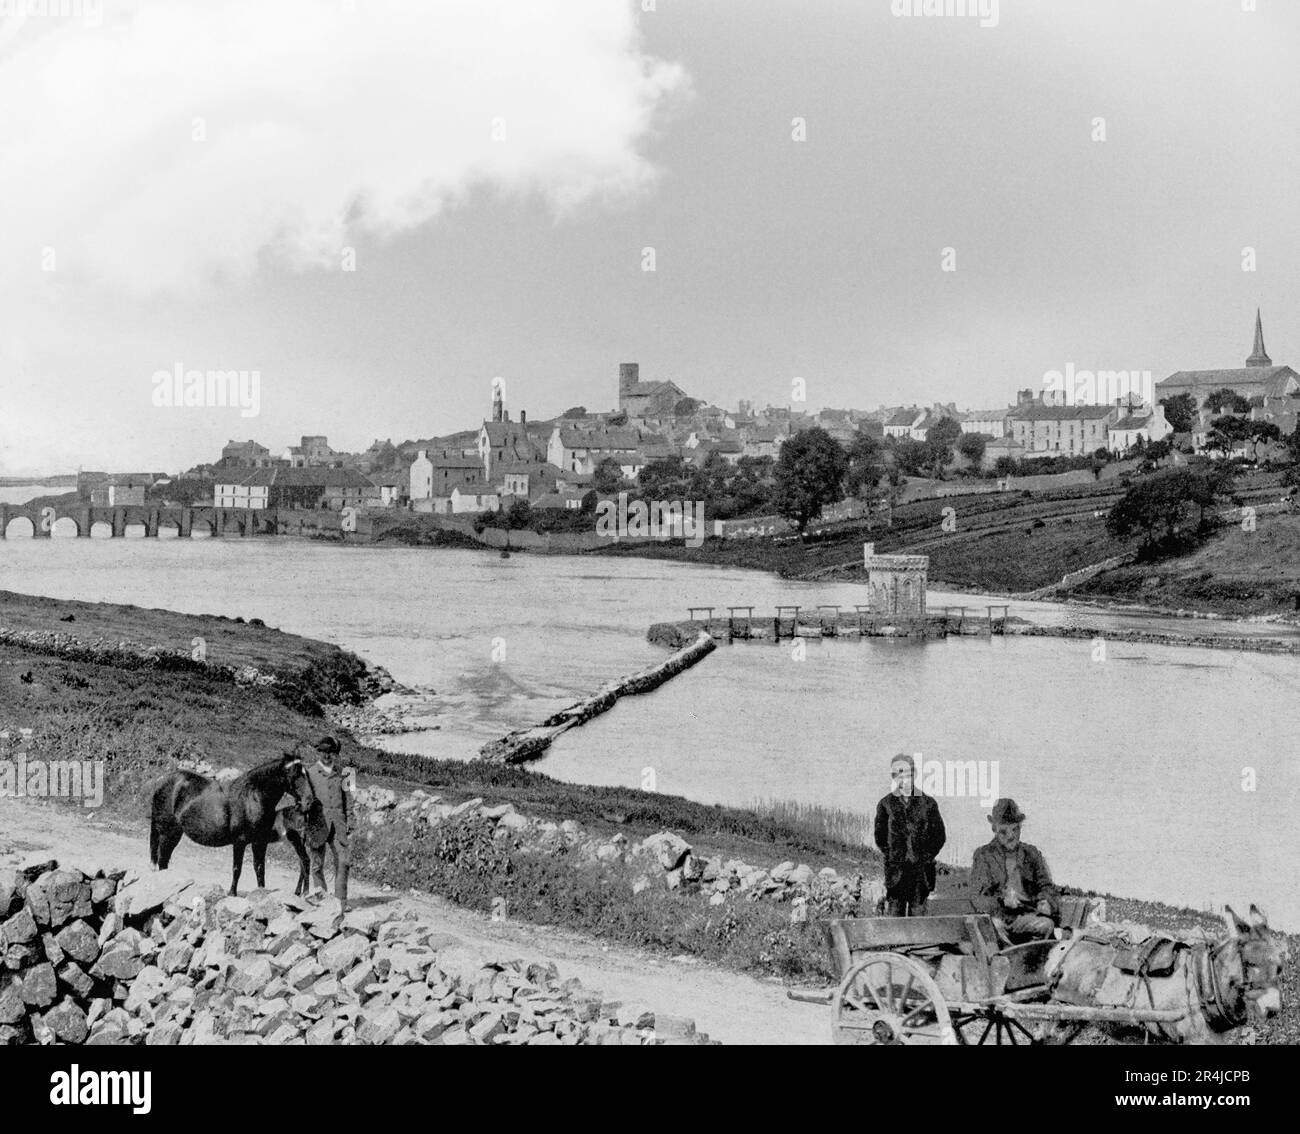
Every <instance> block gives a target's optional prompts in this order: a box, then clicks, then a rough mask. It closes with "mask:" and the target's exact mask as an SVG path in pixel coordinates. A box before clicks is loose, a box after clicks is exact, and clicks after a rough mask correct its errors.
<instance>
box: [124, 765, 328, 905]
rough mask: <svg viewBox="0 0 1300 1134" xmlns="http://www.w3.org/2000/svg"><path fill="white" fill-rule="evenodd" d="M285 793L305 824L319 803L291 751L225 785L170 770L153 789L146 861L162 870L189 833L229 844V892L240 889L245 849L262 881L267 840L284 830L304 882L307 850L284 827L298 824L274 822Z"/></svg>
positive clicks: (205, 841) (203, 842) (209, 843)
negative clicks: (231, 855) (294, 852)
mask: <svg viewBox="0 0 1300 1134" xmlns="http://www.w3.org/2000/svg"><path fill="white" fill-rule="evenodd" d="M286 794H288V795H291V796H293V798H294V799H295V800H296V809H297V812H298V813H299V814H300V815H301V816H303V817H304V820H303V824H304V825H305V823H306V822H308V821H310V817H311V816H312V815H313V808H315V809H319V808H320V802H319V801H318V800H317V799H316V794H315V792H314V791H313V790H312V787H311V781H310V780H309V779H308V777H307V774H306V772H305V771H304V769H303V765H302V760H301V759H300V758H299V757H298V756H297V755H295V754H294V753H285V754H284V755H282V756H280V757H277V758H276V759H274V760H267V761H266V762H265V763H262V764H258V765H257V766H256V767H254V768H250V769H249V770H248V771H247V772H244V773H243V774H242V775H240V776H237V777H236V778H235V779H233V780H231V781H230V783H229V784H225V785H223V784H221V783H219V782H218V781H216V780H212V779H209V778H208V777H207V776H201V775H199V774H198V773H197V772H189V771H175V772H171V773H169V774H168V775H166V776H164V777H163V778H162V779H161V780H159V781H158V784H157V785H156V786H155V788H154V791H153V807H152V813H151V816H150V824H149V862H150V864H151V865H152V866H153V867H154V868H155V869H157V870H166V869H167V864H168V863H169V862H170V861H171V857H172V852H173V851H174V850H175V849H176V845H177V844H178V843H179V842H180V841H181V836H182V835H189V837H190V838H191V839H193V840H194V841H195V842H196V843H198V844H199V845H200V846H205V847H224V846H230V847H231V848H232V850H233V852H234V858H233V863H232V867H233V871H232V875H231V880H230V893H231V895H232V896H233V895H234V894H236V893H238V891H239V875H240V872H241V871H242V870H243V866H244V849H245V848H246V847H248V846H251V847H252V848H253V871H254V873H255V874H256V876H257V884H258V886H259V887H264V886H265V885H266V848H267V845H268V844H269V843H273V842H275V841H276V840H277V839H278V838H280V837H282V836H283V837H286V838H288V841H289V843H290V845H292V846H293V848H294V850H295V851H296V852H297V854H298V862H299V886H300V888H301V887H303V886H304V882H303V879H304V878H305V877H306V872H307V852H306V849H305V847H304V846H303V842H302V839H301V838H299V839H297V840H295V839H294V838H293V837H292V836H291V835H290V833H289V832H290V831H291V830H292V829H293V827H294V826H296V825H297V824H296V822H295V821H293V820H290V821H289V822H285V821H280V822H277V818H278V815H279V814H280V813H279V812H277V810H276V804H277V803H278V802H279V800H280V798H281V797H282V796H284V795H286ZM290 810H291V811H292V810H294V809H293V808H291V809H290ZM295 833H296V832H295Z"/></svg>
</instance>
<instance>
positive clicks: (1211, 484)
mask: <svg viewBox="0 0 1300 1134" xmlns="http://www.w3.org/2000/svg"><path fill="white" fill-rule="evenodd" d="M1232 486H1233V480H1232V471H1231V469H1228V468H1225V467H1223V466H1211V467H1206V468H1196V469H1192V468H1176V469H1164V470H1162V471H1161V472H1158V473H1156V474H1155V475H1154V476H1151V477H1148V478H1146V479H1145V480H1142V481H1139V482H1138V483H1137V484H1135V485H1133V487H1132V488H1130V489H1129V490H1128V491H1127V492H1126V493H1125V494H1124V495H1123V496H1122V497H1121V498H1120V501H1119V503H1118V504H1116V505H1115V506H1114V507H1113V508H1112V509H1111V510H1110V515H1108V516H1107V517H1106V530H1107V531H1109V532H1110V533H1111V535H1113V536H1115V537H1116V538H1118V539H1128V538H1129V537H1130V536H1132V535H1134V534H1135V533H1137V532H1141V533H1142V535H1143V539H1142V547H1143V549H1144V550H1145V549H1149V548H1151V547H1153V546H1154V545H1155V543H1156V532H1157V531H1159V530H1160V529H1161V528H1163V529H1164V538H1165V539H1166V540H1170V541H1172V540H1173V539H1174V538H1175V537H1176V536H1178V535H1179V533H1180V528H1181V527H1182V525H1183V524H1184V523H1185V522H1186V520H1187V518H1188V512H1189V510H1190V509H1191V508H1193V507H1195V508H1198V509H1199V511H1200V516H1199V520H1198V528H1199V530H1201V531H1204V530H1205V527H1206V510H1207V509H1209V508H1212V507H1214V505H1215V503H1216V502H1217V501H1218V499H1219V498H1220V497H1222V496H1226V495H1230V494H1231V493H1232Z"/></svg>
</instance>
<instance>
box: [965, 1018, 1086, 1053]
mask: <svg viewBox="0 0 1300 1134" xmlns="http://www.w3.org/2000/svg"><path fill="white" fill-rule="evenodd" d="M1042 1027H1043V1025H1039V1026H1038V1027H1036V1028H1031V1027H1026V1026H1025V1024H1023V1023H1022V1022H1021V1021H1019V1020H1013V1019H1011V1017H1010V1016H1004V1015H1003V1014H1002V1013H1001V1012H999V1011H997V1009H990V1010H987V1011H984V1012H970V1013H963V1014H962V1015H959V1016H958V1017H957V1018H956V1019H955V1020H954V1021H953V1028H954V1030H955V1031H956V1033H957V1042H958V1043H960V1044H963V1045H965V1046H968V1047H978V1046H980V1045H982V1044H998V1045H1001V1044H1012V1045H1020V1046H1036V1045H1038V1044H1042V1043H1048V1042H1050V1041H1049V1040H1047V1039H1045V1038H1044V1035H1043V1033H1042V1032H1041V1031H1040V1029H1041V1028H1042ZM1065 1042H1067V1043H1068V1042H1069V1040H1066V1041H1065Z"/></svg>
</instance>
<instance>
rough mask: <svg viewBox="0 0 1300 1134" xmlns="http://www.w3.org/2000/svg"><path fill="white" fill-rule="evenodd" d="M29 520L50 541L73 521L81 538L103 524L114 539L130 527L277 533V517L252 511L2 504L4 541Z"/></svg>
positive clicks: (0, 535) (151, 531)
mask: <svg viewBox="0 0 1300 1134" xmlns="http://www.w3.org/2000/svg"><path fill="white" fill-rule="evenodd" d="M20 517H25V518H26V519H27V520H28V521H30V523H31V525H32V535H33V536H35V537H37V538H46V537H49V536H50V535H52V534H53V531H54V525H55V524H56V523H58V522H59V521H60V520H71V521H72V522H73V523H74V524H76V526H77V535H78V536H83V537H88V536H89V535H90V529H91V528H92V527H93V526H94V525H95V524H99V523H103V524H107V525H109V526H110V527H111V528H112V532H113V535H114V536H116V537H122V536H125V535H126V529H127V527H128V525H131V524H139V525H141V526H143V528H144V534H145V535H146V536H157V535H158V529H159V528H161V527H163V526H165V525H171V526H174V527H175V528H176V529H177V534H178V535H180V536H182V537H185V538H188V537H189V536H191V535H193V533H194V531H195V529H198V530H200V531H206V532H207V533H208V534H209V535H212V536H239V537H246V536H254V535H258V534H269V533H272V532H274V531H275V517H274V515H273V514H272V515H269V516H264V515H262V514H261V513H260V512H259V511H258V510H253V509H248V508H215V507H213V506H212V505H210V504H208V505H202V504H200V505H196V506H194V507H192V508H180V507H175V508H166V507H160V506H157V505H150V504H127V505H117V506H103V507H101V506H97V505H93V504H85V503H71V504H43V505H34V504H0V539H5V538H6V529H7V528H8V527H9V522H10V521H11V520H15V519H18V518H20Z"/></svg>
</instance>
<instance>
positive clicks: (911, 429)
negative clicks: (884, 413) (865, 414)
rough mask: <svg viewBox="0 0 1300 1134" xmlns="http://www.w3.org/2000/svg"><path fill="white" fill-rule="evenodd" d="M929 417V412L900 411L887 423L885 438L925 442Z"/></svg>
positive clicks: (916, 410)
mask: <svg viewBox="0 0 1300 1134" xmlns="http://www.w3.org/2000/svg"><path fill="white" fill-rule="evenodd" d="M929 416H930V411H929V410H919V409H907V410H899V411H898V412H897V413H896V414H894V415H893V417H891V418H890V419H889V420H888V421H887V422H885V436H886V437H898V438H904V437H908V438H911V439H912V440H913V441H924V440H925V424H926V418H927V417H929Z"/></svg>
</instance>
